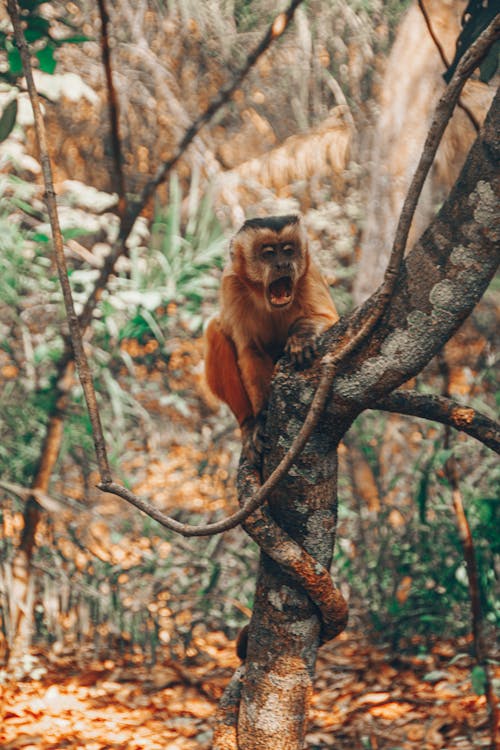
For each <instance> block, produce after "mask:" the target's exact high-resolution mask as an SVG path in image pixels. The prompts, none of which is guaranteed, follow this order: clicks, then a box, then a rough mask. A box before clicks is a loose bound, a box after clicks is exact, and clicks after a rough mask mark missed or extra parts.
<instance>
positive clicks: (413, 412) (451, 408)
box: [372, 391, 500, 453]
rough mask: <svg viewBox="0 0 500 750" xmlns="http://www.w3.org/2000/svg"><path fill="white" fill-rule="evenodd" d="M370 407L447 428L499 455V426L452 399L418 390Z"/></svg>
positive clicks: (394, 395)
mask: <svg viewBox="0 0 500 750" xmlns="http://www.w3.org/2000/svg"><path fill="white" fill-rule="evenodd" d="M372 408H373V409H381V410H382V411H390V412H396V413H398V414H407V415H409V416H412V417H422V419H429V420H432V421H434V422H440V423H441V424H446V425H449V426H450V427H454V428H455V429H456V430H460V431H461V432H465V433H467V435H470V436H471V437H473V438H476V440H479V441H480V442H481V443H484V445H487V446H488V448H491V449H492V450H494V451H495V452H496V453H500V424H499V423H498V422H495V421H494V420H493V419H490V418H489V417H487V416H486V415H485V414H482V413H481V412H479V411H476V409H473V408H471V407H470V406H463V405H462V404H459V403H458V402H457V401H453V399H451V398H447V397H445V396H436V395H431V394H428V393H418V392H417V391H393V393H390V394H389V395H388V396H384V398H382V399H380V400H379V401H377V403H376V404H375V405H374V406H373V407H372Z"/></svg>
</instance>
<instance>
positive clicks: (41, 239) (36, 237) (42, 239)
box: [31, 232, 50, 242]
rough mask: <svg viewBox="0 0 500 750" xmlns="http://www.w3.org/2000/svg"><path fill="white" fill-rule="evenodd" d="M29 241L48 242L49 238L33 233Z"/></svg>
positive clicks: (42, 234) (40, 233)
mask: <svg viewBox="0 0 500 750" xmlns="http://www.w3.org/2000/svg"><path fill="white" fill-rule="evenodd" d="M31 239H32V240H33V242H49V240H50V237H49V236H48V235H47V234H44V233H43V232H35V234H34V235H33V236H32V238H31Z"/></svg>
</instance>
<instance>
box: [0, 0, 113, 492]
mask: <svg viewBox="0 0 500 750" xmlns="http://www.w3.org/2000/svg"><path fill="white" fill-rule="evenodd" d="M7 6H8V11H9V15H10V17H11V20H12V25H13V27H14V34H15V39H16V43H17V46H18V48H19V52H20V54H21V59H22V63H23V69H24V75H25V78H26V84H27V86H28V91H29V96H30V101H31V106H32V107H33V115H34V124H35V133H36V139H37V143H38V148H39V152H40V161H41V164H42V174H43V181H44V185H45V204H46V206H47V212H48V214H49V221H50V226H51V230H52V239H53V242H54V251H55V257H56V264H57V271H58V275H59V281H60V283H61V287H62V292H63V299H64V305H65V308H66V314H67V318H68V324H69V330H70V335H71V342H72V346H73V352H74V355H75V361H76V366H77V370H78V375H79V378H80V382H81V384H82V388H83V392H84V395H85V400H86V402H87V408H88V410H89V416H90V421H91V424H92V436H93V439H94V446H95V450H96V455H97V460H98V463H99V471H100V473H101V476H102V477H103V479H104V480H105V481H111V471H110V468H109V464H108V458H107V455H106V448H105V444H104V438H103V433H102V425H101V420H100V416H99V409H98V407H97V399H96V394H95V390H94V386H93V383H92V376H91V373H90V369H89V366H88V362H87V358H86V356H85V351H84V348H83V340H82V334H81V331H80V326H79V324H78V316H77V314H76V311H75V307H74V304H73V296H72V293H71V287H70V284H69V280H68V272H67V268H66V260H65V257H64V245H63V239H62V234H61V227H60V225H59V215H58V212H57V203H56V197H55V191H54V182H53V179H52V166H51V163H50V157H49V152H48V144H47V135H46V131H45V123H44V120H43V116H42V110H41V108H40V102H39V100H38V94H37V91H36V87H35V82H34V80H33V71H32V68H31V59H30V53H29V49H28V45H27V43H26V39H25V37H24V33H23V30H22V27H21V19H20V17H19V11H18V8H17V3H16V2H15V0H8V2H7Z"/></svg>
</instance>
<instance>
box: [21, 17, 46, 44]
mask: <svg viewBox="0 0 500 750" xmlns="http://www.w3.org/2000/svg"><path fill="white" fill-rule="evenodd" d="M49 28H50V24H49V22H48V21H47V19H46V18H42V16H29V17H28V19H27V27H26V29H25V31H24V36H25V38H26V41H27V42H36V41H37V39H41V38H42V37H48V36H49Z"/></svg>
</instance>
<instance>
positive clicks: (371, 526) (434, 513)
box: [336, 414, 500, 643]
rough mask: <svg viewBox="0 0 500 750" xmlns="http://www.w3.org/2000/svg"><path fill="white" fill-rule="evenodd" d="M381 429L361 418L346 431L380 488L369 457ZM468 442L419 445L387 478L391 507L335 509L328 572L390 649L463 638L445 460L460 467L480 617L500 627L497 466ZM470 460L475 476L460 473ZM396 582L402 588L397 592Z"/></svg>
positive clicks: (459, 552)
mask: <svg viewBox="0 0 500 750" xmlns="http://www.w3.org/2000/svg"><path fill="white" fill-rule="evenodd" d="M386 423H387V421H386V419H385V418H381V416H380V415H378V414H377V415H376V416H375V415H373V414H363V415H362V416H361V417H360V418H359V419H358V420H357V422H356V424H355V426H354V428H353V430H352V431H351V433H350V435H351V440H352V441H354V442H355V444H356V445H357V446H358V448H360V449H361V450H362V452H363V453H364V455H365V456H366V457H367V459H368V461H369V463H370V465H371V468H372V470H373V471H374V474H375V477H376V478H377V480H378V482H379V483H384V482H387V477H384V478H382V477H381V476H380V475H381V466H380V456H379V454H378V447H379V446H381V445H382V444H383V435H384V431H385V425H386ZM441 429H442V428H441ZM471 443H473V441H470V442H466V443H457V444H456V445H455V447H454V448H453V449H450V450H443V449H440V445H441V444H442V438H440V437H437V438H436V437H429V438H424V439H423V440H422V442H421V444H420V450H419V453H417V455H416V456H414V459H413V460H414V463H413V465H410V466H408V467H407V470H405V472H404V474H396V475H395V476H394V477H393V478H392V479H391V481H390V485H389V487H388V488H387V489H386V492H389V491H391V490H393V491H395V490H398V492H397V495H395V494H394V493H392V495H393V497H398V498H399V499H398V501H397V502H395V501H394V500H391V502H390V504H384V496H383V495H382V497H381V502H382V508H381V510H380V511H379V512H377V513H373V512H372V513H370V512H369V511H368V509H367V508H365V507H364V506H362V505H361V506H360V507H359V508H358V509H357V510H356V513H353V511H352V510H350V509H346V508H345V507H343V504H342V502H341V504H340V511H339V513H340V523H341V531H340V544H339V545H338V549H337V552H336V562H337V565H338V566H339V568H340V570H341V573H342V574H343V575H344V576H345V578H346V579H347V580H348V581H349V583H350V584H351V586H352V588H353V593H354V595H355V596H357V595H359V596H360V597H361V599H362V602H363V609H364V610H365V611H366V612H367V614H369V617H370V619H371V622H372V623H373V625H374V627H375V628H376V629H377V630H379V631H380V632H381V633H383V636H384V637H385V638H389V639H391V640H392V641H393V643H400V642H401V641H404V642H406V643H412V642H414V640H415V638H417V639H418V638H421V639H424V640H427V639H432V638H433V637H435V636H438V635H440V636H443V635H450V636H451V635H457V634H463V633H466V632H470V627H471V623H470V595H469V589H468V578H467V572H466V568H465V562H464V556H463V548H462V543H461V540H460V536H459V532H458V527H457V522H456V518H455V514H454V511H453V505H452V498H451V488H450V487H449V486H448V483H447V481H446V480H445V478H444V474H443V471H442V469H443V466H444V464H445V462H446V461H447V460H448V458H449V457H450V456H453V457H454V459H455V460H457V461H458V462H459V465H461V472H460V474H461V484H460V489H461V492H462V495H463V499H464V503H465V508H466V512H467V517H468V521H469V524H470V526H471V530H472V535H473V538H474V545H475V553H476V559H477V565H478V571H479V579H480V580H479V583H480V591H481V598H482V608H483V612H484V614H485V616H486V620H487V622H488V623H490V624H491V625H492V626H495V625H496V626H498V624H499V623H500V607H499V604H498V602H499V598H498V581H497V578H496V573H495V571H496V570H498V563H499V561H500V542H499V539H498V528H499V527H500V499H499V498H498V496H497V492H496V489H497V488H498V484H499V482H500V469H499V468H498V465H497V462H495V460H494V456H492V455H490V452H488V451H487V449H484V448H481V446H480V445H479V444H477V443H476V444H474V445H473V446H472V445H471ZM480 455H481V458H479V456H480ZM471 456H472V457H471ZM474 456H475V457H474ZM469 461H472V464H471V465H472V466H474V467H477V466H478V465H480V466H481V467H482V468H481V471H477V470H476V471H470V470H468V469H467V466H468V462H469ZM385 471H387V467H386V469H385ZM495 488H496V489H495ZM394 513H397V519H396V520H397V522H396V523H394V515H393V514H394ZM343 528H344V529H347V531H346V532H343V531H342V529H343ZM344 533H346V536H348V538H350V539H352V540H353V542H354V545H353V547H352V548H350V547H349V546H347V547H345V546H344V548H343V544H342V538H341V537H342V536H343V534H344ZM405 581H406V582H407V586H408V589H407V590H406V591H402V590H401V585H402V584H404V582H405Z"/></svg>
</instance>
